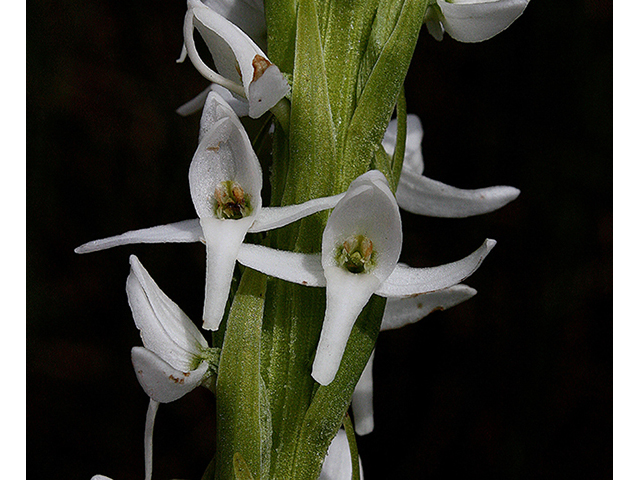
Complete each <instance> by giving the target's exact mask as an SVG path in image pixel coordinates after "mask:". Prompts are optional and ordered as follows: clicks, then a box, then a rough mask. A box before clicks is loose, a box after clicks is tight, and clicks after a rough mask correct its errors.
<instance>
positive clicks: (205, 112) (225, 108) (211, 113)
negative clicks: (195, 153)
mask: <svg viewBox="0 0 640 480" xmlns="http://www.w3.org/2000/svg"><path fill="white" fill-rule="evenodd" d="M214 87H216V88H214ZM214 87H212V88H211V91H210V92H209V93H208V95H207V98H206V99H205V102H204V106H203V109H202V116H201V117H200V133H199V135H198V142H202V140H203V139H204V138H205V137H206V136H207V134H208V133H209V131H210V130H211V128H212V127H213V126H214V125H215V124H216V122H217V121H218V120H222V119H223V118H226V117H233V118H235V119H238V115H237V114H236V113H235V111H234V110H233V108H231V106H230V105H229V102H228V101H227V99H233V98H234V97H233V95H232V94H231V92H229V90H226V89H224V88H222V87H220V86H219V85H214ZM220 91H225V92H227V93H226V94H224V95H223V94H221V93H220Z"/></svg>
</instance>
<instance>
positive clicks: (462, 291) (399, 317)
mask: <svg viewBox="0 0 640 480" xmlns="http://www.w3.org/2000/svg"><path fill="white" fill-rule="evenodd" d="M476 293H477V291H476V290H475V289H473V288H471V287H468V286H466V285H454V286H453V287H449V288H445V289H444V290H438V291H437V292H432V293H423V294H421V295H412V296H410V297H391V298H389V299H388V300H387V305H386V307H385V309H384V316H383V317H382V325H381V326H380V330H391V329H394V328H400V327H404V326H405V325H409V324H410V323H415V322H417V321H418V320H421V319H422V318H424V317H426V316H427V315H429V314H430V313H432V312H434V311H436V310H446V309H447V308H451V307H453V306H455V305H458V304H459V303H462V302H464V301H465V300H468V299H470V298H471V297H473V296H474V295H475V294H476Z"/></svg>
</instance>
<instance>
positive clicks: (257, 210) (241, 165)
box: [75, 92, 344, 330]
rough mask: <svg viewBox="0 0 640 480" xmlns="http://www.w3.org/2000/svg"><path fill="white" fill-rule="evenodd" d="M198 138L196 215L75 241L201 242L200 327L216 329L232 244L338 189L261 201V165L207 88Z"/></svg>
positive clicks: (318, 204)
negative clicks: (286, 201) (301, 198)
mask: <svg viewBox="0 0 640 480" xmlns="http://www.w3.org/2000/svg"><path fill="white" fill-rule="evenodd" d="M200 139H201V140H200V144H199V146H198V149H197V150H196V152H195V155H194V157H193V161H192V163H191V168H190V170H189V184H190V187H191V197H192V200H193V204H194V206H195V209H196V212H197V214H198V217H199V218H197V219H193V220H185V221H182V222H177V223H172V224H168V225H161V226H158V227H152V228H146V229H142V230H135V231H130V232H126V233H124V234H121V235H117V236H115V237H109V238H105V239H101V240H94V241H92V242H89V243H86V244H84V245H81V246H80V247H78V248H76V249H75V251H76V253H89V252H95V251H98V250H104V249H107V248H112V247H116V246H119V245H127V244H131V243H165V242H178V243H188V242H199V241H203V242H204V243H206V248H207V281H206V289H205V305H204V313H203V318H204V328H206V329H208V330H217V329H218V327H219V326H220V322H221V321H222V317H223V315H224V311H225V305H226V302H227V297H228V296H229V288H230V285H231V279H232V277H233V269H234V266H235V262H236V257H237V255H238V249H239V248H240V245H241V244H242V242H243V241H244V237H245V235H246V234H247V232H251V233H254V232H263V231H266V230H271V229H274V228H279V227H282V226H285V225H288V224H289V223H292V222H295V221H296V220H299V219H301V218H303V217H306V216H308V215H311V214H313V213H316V212H319V211H321V210H326V209H328V208H333V207H334V206H335V205H336V204H337V203H338V201H339V200H340V199H341V198H342V197H343V196H344V194H340V195H335V196H332V197H322V198H317V199H313V200H310V201H308V202H305V203H302V204H298V205H289V206H285V207H264V208H263V207H262V198H261V196H260V193H261V190H262V169H261V168H260V163H259V161H258V158H257V157H256V154H255V153H254V151H253V149H252V147H251V142H250V140H249V137H248V136H247V133H246V132H245V130H244V128H243V127H242V124H241V123H240V120H239V119H238V117H237V116H236V115H235V114H234V112H233V110H232V109H231V107H229V105H228V104H227V103H226V102H225V101H224V100H223V99H222V98H221V97H220V96H219V95H217V94H216V93H215V92H212V93H210V94H209V97H208V99H207V103H206V105H205V109H204V111H203V121H202V122H201V128H200Z"/></svg>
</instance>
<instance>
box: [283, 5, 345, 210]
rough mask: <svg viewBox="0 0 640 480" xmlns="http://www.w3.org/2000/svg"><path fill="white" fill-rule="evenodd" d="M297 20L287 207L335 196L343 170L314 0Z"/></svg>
mask: <svg viewBox="0 0 640 480" xmlns="http://www.w3.org/2000/svg"><path fill="white" fill-rule="evenodd" d="M297 21H298V24H297V32H296V53H295V65H294V70H293V86H292V91H291V117H290V120H291V124H290V131H289V156H290V159H289V170H288V172H287V192H286V194H285V199H284V203H286V204H290V203H301V202H304V201H306V200H310V199H312V198H317V197H321V196H325V195H329V194H331V193H334V192H333V181H332V178H333V177H332V175H333V173H334V172H335V171H336V168H337V165H338V159H337V158H336V145H335V129H334V125H333V120H332V117H331V107H330V104H329V91H328V86H327V72H326V69H325V60H324V58H325V57H324V53H323V50H322V42H321V39H320V30H319V27H318V17H317V14H316V8H315V3H314V0H300V3H299V6H298V17H297ZM311 179H313V181H312V180H311ZM336 193H339V192H336Z"/></svg>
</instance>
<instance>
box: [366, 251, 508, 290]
mask: <svg viewBox="0 0 640 480" xmlns="http://www.w3.org/2000/svg"><path fill="white" fill-rule="evenodd" d="M495 244H496V241H495V240H490V239H487V240H485V242H484V243H483V244H482V246H481V247H480V248H478V249H477V250H476V251H475V252H473V253H472V254H471V255H469V256H467V257H465V258H463V259H462V260H458V261H457V262H452V263H448V264H446V265H441V266H439V267H430V268H411V267H407V266H405V265H398V266H397V267H396V269H395V270H394V271H393V273H392V274H391V275H389V278H387V280H386V281H385V282H384V283H383V284H382V286H381V287H380V288H379V289H378V290H377V291H376V292H375V293H376V294H377V295H381V296H383V297H402V296H408V295H416V294H420V293H428V292H434V291H436V290H442V289H444V288H448V287H451V286H453V285H456V284H458V283H460V282H461V281H462V280H464V279H465V278H467V277H468V276H469V275H471V274H472V273H473V272H475V271H476V270H477V268H478V267H479V266H480V264H481V263H482V261H483V260H484V259H485V257H486V256H487V254H488V253H489V252H490V251H491V249H492V248H493V247H494V246H495Z"/></svg>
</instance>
